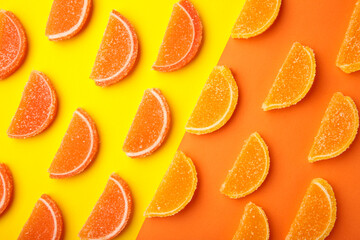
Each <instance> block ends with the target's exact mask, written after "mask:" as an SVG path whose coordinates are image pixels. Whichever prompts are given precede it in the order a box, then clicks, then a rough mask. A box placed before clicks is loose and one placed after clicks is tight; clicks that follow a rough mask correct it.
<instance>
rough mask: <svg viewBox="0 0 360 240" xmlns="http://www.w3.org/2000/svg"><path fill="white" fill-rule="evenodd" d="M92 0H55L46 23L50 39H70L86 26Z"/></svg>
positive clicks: (47, 34)
mask: <svg viewBox="0 0 360 240" xmlns="http://www.w3.org/2000/svg"><path fill="white" fill-rule="evenodd" d="M91 5H92V0H54V1H53V4H52V7H51V11H50V14H49V18H48V22H47V24H46V30H45V35H46V36H47V37H48V38H49V40H53V41H57V40H64V39H69V38H71V37H73V36H74V35H76V34H77V33H78V32H80V30H81V29H82V28H83V27H84V25H85V23H86V21H87V19H88V17H89V14H90V9H91Z"/></svg>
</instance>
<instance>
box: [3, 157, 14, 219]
mask: <svg viewBox="0 0 360 240" xmlns="http://www.w3.org/2000/svg"><path fill="white" fill-rule="evenodd" d="M13 191H14V182H13V178H12V175H11V172H10V170H9V168H8V167H7V166H6V165H5V164H4V163H0V215H1V214H2V213H3V212H4V211H5V210H6V209H7V207H8V206H9V204H10V202H11V199H12V196H13Z"/></svg>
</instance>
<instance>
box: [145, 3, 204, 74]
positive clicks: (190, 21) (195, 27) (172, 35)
mask: <svg viewBox="0 0 360 240" xmlns="http://www.w3.org/2000/svg"><path fill="white" fill-rule="evenodd" d="M202 28H203V27H202V24H201V20H200V17H199V14H198V12H197V11H196V9H195V8H194V6H193V5H192V4H191V2H190V1H188V0H181V1H180V2H178V3H175V4H174V7H173V11H172V14H171V17H170V21H169V23H168V26H167V29H166V32H165V36H164V38H163V41H162V43H161V46H160V50H159V53H158V56H157V59H156V61H155V63H154V65H153V66H152V68H153V69H154V70H156V71H161V72H171V71H175V70H178V69H180V68H182V67H184V66H185V65H186V64H188V63H189V62H190V61H191V60H192V59H193V58H194V57H195V56H196V54H197V52H198V51H199V48H200V45H201V39H202Z"/></svg>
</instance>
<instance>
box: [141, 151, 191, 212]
mask: <svg viewBox="0 0 360 240" xmlns="http://www.w3.org/2000/svg"><path fill="white" fill-rule="evenodd" d="M197 181H198V179H197V173H196V169H195V166H194V164H193V162H192V160H191V159H190V158H189V157H187V156H186V155H185V154H184V153H183V152H181V151H177V152H176V154H175V157H174V159H173V160H172V162H171V163H170V166H169V168H168V170H167V172H166V173H165V176H164V177H163V179H162V181H161V183H160V185H159V187H158V189H157V190H156V193H155V196H154V197H153V199H152V200H151V203H150V205H149V206H148V207H147V209H146V211H145V214H144V215H145V217H167V216H171V215H174V214H176V213H178V212H180V211H181V210H182V209H183V208H184V207H185V206H186V205H187V204H188V203H189V202H190V201H191V199H192V197H193V195H194V192H195V190H196V185H197Z"/></svg>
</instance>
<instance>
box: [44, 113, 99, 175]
mask: <svg viewBox="0 0 360 240" xmlns="http://www.w3.org/2000/svg"><path fill="white" fill-rule="evenodd" d="M98 148H99V136H98V133H97V129H96V126H95V122H94V121H93V120H92V118H91V117H90V115H89V114H88V113H87V112H85V110H83V109H81V108H78V109H77V110H76V111H75V112H74V115H73V118H72V119H71V122H70V125H69V127H68V129H67V131H66V134H65V136H64V138H63V140H62V142H61V145H60V147H59V149H58V151H57V153H56V155H55V157H54V159H53V161H52V163H51V166H50V168H49V173H50V177H51V178H66V177H71V176H74V175H77V174H79V173H81V172H82V171H84V170H85V169H86V168H87V167H88V166H89V164H90V163H91V162H92V161H93V160H94V159H95V157H96V154H97V151H98Z"/></svg>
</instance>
